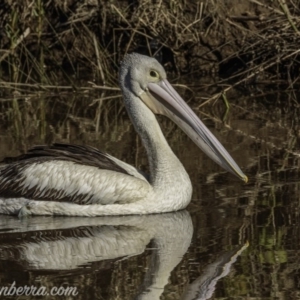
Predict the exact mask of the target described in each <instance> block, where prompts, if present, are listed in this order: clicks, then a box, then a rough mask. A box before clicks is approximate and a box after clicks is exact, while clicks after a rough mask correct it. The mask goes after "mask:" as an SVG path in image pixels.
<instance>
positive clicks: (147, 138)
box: [0, 53, 247, 216]
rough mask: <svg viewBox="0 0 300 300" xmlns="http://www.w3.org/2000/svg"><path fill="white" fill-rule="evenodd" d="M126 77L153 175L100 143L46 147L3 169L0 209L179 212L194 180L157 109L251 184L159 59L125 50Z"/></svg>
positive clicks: (129, 105)
mask: <svg viewBox="0 0 300 300" xmlns="http://www.w3.org/2000/svg"><path fill="white" fill-rule="evenodd" d="M119 83H120V87H121V91H122V94H123V98H124V104H125V107H126V109H127V112H128V115H129V116H130V118H131V121H132V123H133V125H134V127H135V130H136V132H137V133H138V134H139V136H140V138H141V140H142V142H143V145H144V146H145V148H146V150H147V154H148V159H149V169H150V174H149V176H144V175H142V174H141V173H140V172H139V171H138V170H137V169H136V168H134V167H133V166H131V165H129V164H127V163H125V162H122V161H120V160H119V159H117V158H115V157H113V156H110V155H108V154H106V153H103V152H101V151H99V150H97V149H95V148H92V147H87V146H76V145H66V144H54V145H52V146H39V147H35V148H33V149H31V150H30V151H29V152H28V153H27V154H25V155H22V156H20V157H17V158H15V160H14V161H13V162H11V163H8V164H6V165H4V166H2V167H1V168H0V213H5V214H18V215H19V216H24V215H25V216H27V215H71V216H101V215H128V214H150V213H161V212H170V211H176V210H180V209H183V208H185V207H186V206H187V205H188V204H189V202H190V201H191V196H192V185H191V182H190V178H189V176H188V174H187V173H186V171H185V169H184V167H183V166H182V164H181V162H180V161H179V160H178V158H177V157H176V156H175V154H174V153H173V151H172V150H171V148H170V147H169V145H168V143H167V141H166V139H165V137H164V135H163V133H162V131H161V128H160V126H159V124H158V122H157V120H156V117H155V114H162V115H165V116H167V117H169V118H170V119H171V120H172V121H174V122H175V123H176V124H177V125H178V126H179V127H180V128H181V129H182V130H183V131H184V132H185V133H186V134H187V135H188V136H189V137H190V138H191V139H192V140H193V141H194V142H195V144H196V145H197V146H198V147H199V148H200V149H201V150H202V151H203V152H204V153H205V154H206V155H208V156H209V157H210V158H211V159H212V160H214V161H215V162H216V163H217V164H219V165H220V166H221V167H223V168H224V169H225V170H227V171H229V172H230V173H232V174H234V175H236V176H237V177H239V178H241V179H242V180H243V181H245V182H247V177H246V175H244V173H243V172H242V171H241V169H240V168H239V167H238V165H237V164H236V163H235V161H234V160H233V158H232V157H231V156H230V155H229V153H228V152H227V151H226V150H225V148H224V147H223V146H222V145H221V143H220V142H219V141H218V140H217V139H216V137H215V136H214V135H213V134H212V133H211V132H210V131H209V130H208V128H207V127H206V126H205V125H204V124H203V123H202V121H201V120H200V119H199V118H198V117H197V115H196V114H195V113H194V112H193V111H192V109H191V108H190V107H189V106H188V105H187V104H186V102H185V101H184V100H183V99H182V98H181V97H180V96H179V94H178V93H177V92H176V91H175V89H174V88H173V87H172V86H171V84H170V83H169V82H168V80H167V78H166V72H165V70H164V68H163V67H162V65H161V64H160V63H159V62H158V61H157V60H156V59H154V58H151V57H148V56H144V55H140V54H136V53H133V54H129V55H126V56H125V58H124V60H123V61H122V63H121V67H120V75H119Z"/></svg>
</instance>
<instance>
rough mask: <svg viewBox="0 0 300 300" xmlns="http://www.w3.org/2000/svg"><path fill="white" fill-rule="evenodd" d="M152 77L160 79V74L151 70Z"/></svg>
mask: <svg viewBox="0 0 300 300" xmlns="http://www.w3.org/2000/svg"><path fill="white" fill-rule="evenodd" d="M150 76H151V77H152V78H159V74H158V72H156V71H154V70H151V71H150Z"/></svg>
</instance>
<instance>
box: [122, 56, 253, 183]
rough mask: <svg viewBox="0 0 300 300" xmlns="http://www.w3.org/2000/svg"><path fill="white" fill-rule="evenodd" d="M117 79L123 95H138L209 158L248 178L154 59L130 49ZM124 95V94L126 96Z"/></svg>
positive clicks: (240, 176) (233, 172)
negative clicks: (167, 118) (179, 129)
mask: <svg viewBox="0 0 300 300" xmlns="http://www.w3.org/2000/svg"><path fill="white" fill-rule="evenodd" d="M119 81H120V85H121V89H122V91H123V93H124V95H125V98H127V99H130V98H131V97H130V96H129V95H130V94H134V95H135V98H139V99H140V100H141V101H142V102H143V103H144V104H145V105H146V106H147V107H148V108H149V109H150V110H151V111H152V112H153V113H154V114H161V115H165V116H167V117H169V118H170V119H171V120H172V121H174V122H175V123H176V124H177V125H178V126H179V127H180V128H181V129H182V130H183V131H184V132H185V133H186V134H187V135H188V136H189V137H190V138H191V139H192V140H193V141H194V143H195V144H196V145H197V146H198V147H199V148H200V149H201V150H202V151H204V153H206V154H207V155H208V156H209V157H210V158H211V159H212V160H214V161H215V162H216V163H218V164H219V165H220V166H222V167H223V168H224V169H226V170H227V171H229V172H231V173H232V174H234V175H236V176H238V177H239V178H241V179H242V180H243V181H245V182H247V181H248V178H247V176H246V175H245V174H244V173H243V172H242V171H241V169H240V168H239V166H238V165H237V164H236V162H235V161H234V160H233V158H232V157H231V156H230V155H229V153H228V152H227V151H226V149H225V148H224V147H223V146H222V145H221V143H220V142H219V141H218V140H217V138H216V137H215V136H214V135H213V134H212V133H211V132H210V131H209V130H208V128H207V127H206V126H205V125H204V124H203V123H202V121H201V120H200V119H199V118H198V117H197V116H196V114H195V113H194V112H193V111H192V110H191V108H190V107H189V106H188V105H187V104H186V102H185V101H184V100H183V99H182V98H181V97H180V96H179V94H178V93H177V92H176V91H175V90H174V88H173V87H172V86H171V84H170V83H169V82H168V80H167V76H166V72H165V70H164V68H163V66H162V65H161V64H160V63H159V62H158V61H157V60H156V59H155V58H151V57H148V56H145V55H141V54H137V53H132V54H128V55H126V56H125V58H124V60H123V61H122V63H121V68H120V76H119ZM126 95H127V96H126Z"/></svg>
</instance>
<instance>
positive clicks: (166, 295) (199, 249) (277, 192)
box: [0, 93, 300, 300]
mask: <svg viewBox="0 0 300 300" xmlns="http://www.w3.org/2000/svg"><path fill="white" fill-rule="evenodd" d="M181 94H182V93H181ZM185 96H186V95H185ZM235 96H236V99H233V100H232V103H234V104H232V105H231V107H230V110H229V112H228V113H227V114H226V111H225V108H224V103H222V101H218V102H217V103H215V104H214V105H210V106H205V107H204V108H203V112H202V114H200V117H201V118H202V120H203V121H204V122H205V123H206V124H207V126H208V127H209V129H210V130H211V131H212V132H213V133H214V134H215V135H216V136H217V137H218V138H219V139H220V141H221V142H222V143H223V145H224V146H225V147H226V148H227V150H228V151H229V152H230V153H231V154H232V156H233V157H234V158H235V159H236V161H237V162H238V164H239V165H240V166H241V168H242V170H243V171H244V172H245V173H246V174H247V175H248V176H249V183H248V184H244V183H243V182H240V181H239V180H238V179H236V178H234V177H233V176H232V175H230V174H228V173H226V172H224V171H223V170H221V169H220V168H219V167H218V166H217V165H215V164H214V163H213V162H211V161H210V160H209V159H208V158H207V157H205V156H204V155H203V154H202V153H201V151H200V150H198V149H197V148H196V146H194V144H193V143H192V142H191V141H189V140H188V138H187V137H186V136H185V135H184V134H182V133H181V132H180V131H179V129H176V126H175V125H173V124H172V123H170V122H169V121H166V120H165V119H162V118H159V120H160V123H161V125H162V127H163V130H164V133H165V134H166V136H167V139H168V141H169V142H170V144H171V146H172V148H173V149H174V152H175V153H176V154H177V155H178V156H179V157H180V159H181V161H182V162H183V164H184V166H185V167H186V169H187V170H188V172H189V174H190V176H191V180H192V182H193V186H194V194H193V199H192V202H191V204H190V205H189V207H188V209H187V210H186V211H181V212H176V213H169V214H162V215H149V216H126V217H99V218H69V217H68V218H65V217H32V218H28V219H18V218H16V217H11V216H0V291H1V288H3V287H8V288H9V287H11V285H13V284H15V286H16V287H24V286H34V287H36V288H40V287H43V288H45V290H46V291H47V292H51V291H52V288H53V287H56V288H60V287H65V288H66V289H65V292H66V293H67V292H68V288H69V289H70V288H76V290H75V292H76V294H77V295H76V296H74V295H72V292H74V290H69V291H70V293H71V295H61V296H48V297H47V299H150V300H155V299H300V284H299V282H300V267H299V266H300V249H299V245H300V241H299V237H300V228H299V193H300V191H299V190H300V185H299V180H300V178H299V167H300V166H299V151H298V149H299V127H298V123H299V121H298V115H299V114H298V110H297V106H296V105H292V104H291V101H290V100H288V99H289V95H287V94H280V95H278V94H276V95H272V94H271V95H269V96H264V97H261V99H253V97H251V95H243V94H241V93H239V94H238V93H237V94H236V95H235ZM90 98H92V99H96V100H97V99H99V95H80V96H78V95H73V94H67V93H66V94H64V93H60V94H54V95H44V94H43V95H39V97H37V95H33V96H30V95H29V96H28V97H26V98H22V99H19V98H13V99H3V101H1V104H0V105H1V107H0V108H1V128H0V159H2V158H4V157H7V156H14V155H17V154H20V153H22V152H24V151H25V150H26V149H28V148H29V147H31V146H32V145H34V144H41V143H51V142H54V141H60V142H72V143H79V144H88V145H94V146H97V147H99V148H101V149H103V150H105V151H107V152H109V153H111V154H113V155H115V156H117V157H118V158H121V159H123V160H125V161H127V162H129V163H132V164H134V165H135V166H137V167H139V168H141V169H143V170H145V171H147V158H146V156H145V151H144V149H143V147H142V145H141V142H140V140H139V139H138V138H137V136H136V134H135V132H134V130H133V127H132V125H131V124H130V122H129V120H128V118H127V116H126V113H125V111H124V109H123V108H122V106H120V105H119V102H120V101H119V100H116V99H111V100H105V101H102V102H101V101H96V102H94V103H92V105H91V100H90ZM4 100H8V101H4ZM195 103H196V102H195ZM196 106H197V105H196V104H194V107H196ZM97 112H98V113H97ZM99 116H100V117H99ZM174 184H176V182H174ZM58 292H61V293H63V292H64V291H63V290H62V289H60V290H59V291H58ZM0 298H1V297H0ZM2 298H3V299H6V298H7V299H11V298H12V297H10V298H9V297H7V296H2ZM2 298H1V299H2ZM42 298H43V297H42V296H36V297H34V296H33V295H31V296H24V295H23V296H19V298H18V299H42Z"/></svg>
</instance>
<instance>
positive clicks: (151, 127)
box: [124, 93, 187, 187]
mask: <svg viewBox="0 0 300 300" xmlns="http://www.w3.org/2000/svg"><path fill="white" fill-rule="evenodd" d="M124 96H125V106H126V108H127V111H128V114H129V116H130V118H131V120H132V123H133V124H134V127H135V130H136V131H137V133H138V134H139V136H140V137H141V139H142V142H143V145H144V146H145V148H146V150H147V154H148V159H149V166H150V183H151V184H152V185H153V186H156V187H157V186H159V185H162V184H164V185H165V184H166V180H168V181H170V183H171V182H172V184H174V179H175V178H177V179H178V175H179V174H180V175H181V176H182V175H187V174H186V171H185V169H184V167H183V166H182V164H181V162H180V161H179V159H178V158H177V157H176V156H175V154H174V153H173V151H172V149H171V148H170V146H169V144H168V142H167V141H166V139H165V137H164V135H163V133H162V131H161V128H160V126H159V124H158V122H157V119H156V117H155V115H154V114H153V113H152V111H151V110H150V109H149V108H148V107H147V106H146V105H145V104H144V103H143V102H142V101H141V100H140V99H139V98H138V97H136V96H134V95H133V94H131V93H130V94H129V95H126V94H125V95H124ZM177 182H178V181H177Z"/></svg>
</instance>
